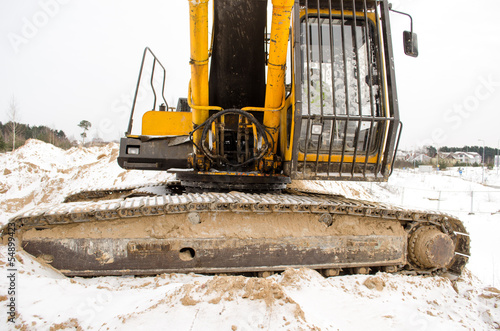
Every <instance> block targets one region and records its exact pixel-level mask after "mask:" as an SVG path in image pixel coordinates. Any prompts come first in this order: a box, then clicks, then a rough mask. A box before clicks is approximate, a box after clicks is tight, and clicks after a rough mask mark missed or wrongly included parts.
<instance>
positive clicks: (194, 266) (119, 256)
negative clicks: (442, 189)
mask: <svg viewBox="0 0 500 331" xmlns="http://www.w3.org/2000/svg"><path fill="white" fill-rule="evenodd" d="M23 247H24V249H25V250H26V251H28V252H30V253H31V254H33V255H35V256H38V255H44V256H51V257H52V260H53V262H52V263H51V265H52V266H53V267H55V268H57V269H59V270H61V271H62V272H63V273H64V274H66V275H70V276H88V275H95V274H99V275H124V274H137V273H139V274H156V273H158V272H161V273H165V272H166V273H170V272H200V273H232V272H249V271H253V272H256V271H261V270H264V271H269V270H284V269H285V268H288V267H296V268H300V267H303V266H308V267H310V268H314V269H327V268H346V267H350V268H351V267H357V266H372V267H373V266H377V265H384V266H386V265H403V264H405V251H406V236H364V237H358V236H319V237H304V238H276V239H268V238H252V239H240V238H228V239H225V238H201V239H200V238H194V239H186V238H184V239H178V238H170V239H153V238H150V239H130V238H125V239H109V238H103V239H82V238H79V239H30V240H27V241H24V242H23Z"/></svg>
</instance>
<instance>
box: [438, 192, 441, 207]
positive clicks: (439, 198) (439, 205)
mask: <svg viewBox="0 0 500 331" xmlns="http://www.w3.org/2000/svg"><path fill="white" fill-rule="evenodd" d="M438 210H441V191H439V196H438Z"/></svg>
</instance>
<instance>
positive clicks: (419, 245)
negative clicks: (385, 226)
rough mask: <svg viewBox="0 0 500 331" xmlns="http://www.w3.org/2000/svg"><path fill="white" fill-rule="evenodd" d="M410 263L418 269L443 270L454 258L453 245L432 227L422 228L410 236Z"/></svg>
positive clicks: (451, 241)
mask: <svg viewBox="0 0 500 331" xmlns="http://www.w3.org/2000/svg"><path fill="white" fill-rule="evenodd" d="M408 253H409V254H408V255H409V258H410V261H411V262H413V263H414V264H415V265H417V266H418V267H420V268H426V269H427V268H445V267H446V266H447V265H448V264H449V263H450V262H451V260H452V259H453V257H454V256H455V244H454V243H453V240H452V239H451V238H450V236H448V235H447V234H446V233H443V232H441V231H439V230H438V229H437V228H436V227H434V226H422V227H419V228H418V229H416V230H415V232H413V234H411V236H410V241H409V245H408Z"/></svg>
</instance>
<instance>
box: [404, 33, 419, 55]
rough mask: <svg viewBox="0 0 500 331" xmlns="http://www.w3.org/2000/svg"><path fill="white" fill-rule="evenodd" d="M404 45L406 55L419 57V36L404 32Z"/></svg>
mask: <svg viewBox="0 0 500 331" xmlns="http://www.w3.org/2000/svg"><path fill="white" fill-rule="evenodd" d="M403 43H404V48H405V54H406V55H408V56H412V57H417V56H418V39H417V34H416V33H413V32H410V31H404V32H403Z"/></svg>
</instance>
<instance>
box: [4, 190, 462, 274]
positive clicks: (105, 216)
mask: <svg viewBox="0 0 500 331" xmlns="http://www.w3.org/2000/svg"><path fill="white" fill-rule="evenodd" d="M134 190H135V191H141V190H143V191H146V192H147V191H148V190H147V189H137V188H125V189H123V188H122V189H118V190H100V191H99V193H93V192H86V193H85V194H83V195H85V196H87V198H88V199H95V198H98V197H99V196H111V197H112V196H115V195H116V194H122V193H124V194H129V193H130V192H132V191H134ZM100 192H106V193H105V194H101V193H100ZM83 195H80V197H79V198H78V199H77V200H82V199H84V198H85V197H84V196H83ZM226 212H229V213H237V214H238V215H251V216H252V217H253V215H256V216H255V217H259V216H258V215H262V214H263V213H268V214H274V215H278V216H279V215H281V214H282V215H283V216H285V217H287V218H290V217H297V218H299V217H304V216H314V217H316V218H317V220H318V221H319V222H323V223H325V224H326V226H327V227H328V226H331V224H332V223H333V222H334V220H335V218H336V217H338V215H348V216H355V217H357V218H370V219H379V220H380V222H382V221H384V220H385V221H387V220H389V221H397V222H398V223H399V224H401V225H402V227H403V228H404V229H405V231H406V233H407V238H409V239H408V246H410V247H413V246H412V245H414V244H415V243H414V242H412V241H416V240H418V236H417V235H416V233H417V232H418V231H421V229H422V228H423V227H429V228H433V229H437V231H439V232H440V233H443V234H446V235H448V236H449V238H451V240H452V241H453V244H454V251H455V254H454V257H453V259H452V260H451V262H450V263H449V264H448V265H447V266H446V268H426V267H425V264H422V263H419V261H418V258H416V257H415V256H416V253H415V252H409V253H408V256H406V252H404V253H403V255H404V256H403V259H404V260H406V261H407V263H406V264H398V265H392V266H390V264H389V266H390V268H389V269H388V270H391V271H394V272H395V271H399V272H409V273H417V274H432V273H439V272H445V271H447V272H449V273H451V274H454V275H460V274H461V272H462V270H463V268H464V266H465V264H466V263H467V261H468V257H469V254H470V252H469V251H470V238H469V235H468V234H467V232H466V230H465V228H464V226H463V224H462V223H461V221H460V220H458V219H456V218H455V217H453V216H450V215H446V214H441V213H437V212H432V211H417V210H405V209H402V208H399V207H394V206H391V205H388V204H384V203H375V202H368V201H361V200H354V199H348V198H345V197H342V196H334V195H323V194H311V193H303V192H298V191H286V192H284V193H282V194H249V193H240V192H230V193H183V194H166V195H159V196H139V197H133V198H125V199H123V198H121V199H113V200H103V201H84V202H82V201H80V202H69V203H63V204H60V205H58V206H55V207H52V208H46V209H35V210H32V211H29V212H27V213H24V214H22V215H18V216H17V217H15V218H13V219H12V220H11V221H10V223H14V224H15V227H16V229H17V231H18V232H21V233H22V232H25V231H28V230H30V229H37V230H41V229H50V228H56V227H57V226H61V225H67V224H77V223H78V224H82V223H89V222H100V223H102V222H107V221H113V220H128V219H139V220H140V219H141V218H146V217H157V216H168V215H180V214H185V215H186V217H187V219H188V220H190V221H193V220H194V222H196V221H197V220H198V219H199V216H197V215H200V214H203V213H212V214H214V213H217V214H220V213H226ZM320 239H321V238H320V237H318V238H311V239H309V240H312V241H315V240H316V241H318V240H319V241H321V240H320ZM252 242H257V241H252ZM53 244H54V245H56V244H57V243H56V242H53ZM80 244H83V243H80ZM170 244H171V243H169V245H170ZM212 244H213V245H216V246H217V245H220V244H221V243H220V242H217V241H214V242H213V243H212ZM261 244H262V245H263V244H264V243H261ZM124 245H125V246H124V247H125V248H124V249H126V247H128V249H129V250H130V247H131V245H132V246H134V247H135V248H136V247H137V245H138V244H137V243H135V242H134V243H131V242H127V243H124ZM127 245H128V246H127ZM151 245H153V244H151ZM162 245H163V244H162ZM172 245H173V244H172ZM318 245H321V243H320V244H318ZM332 245H333V244H332ZM139 246H141V245H139ZM142 246H144V245H142ZM153 246H154V245H153ZM155 247H156V246H155ZM158 247H159V246H158ZM158 247H156V248H154V249H159V248H158ZM162 247H163V246H162ZM405 247H406V244H405ZM23 248H25V249H26V250H29V247H26V245H25V244H24V243H23ZM135 248H134V249H135ZM154 249H153V250H154ZM161 249H163V248H161ZM255 249H256V250H258V247H255ZM270 249H271V250H273V249H274V250H276V247H274V248H272V247H271V248H270ZM207 252H208V251H207ZM309 253H310V252H309ZM207 254H212V255H213V254H214V253H213V252H211V251H210V252H208V253H207ZM347 258H349V257H347ZM366 264H367V263H366V262H365V263H364V264H359V265H357V264H356V263H352V264H349V265H348V264H344V265H341V264H339V265H327V264H325V263H323V262H322V263H308V262H307V261H306V260H305V259H304V261H303V262H301V263H298V264H293V265H291V266H293V267H297V266H306V267H312V268H315V269H325V270H340V266H341V267H342V268H345V267H351V269H352V270H354V271H358V272H361V273H364V272H365V271H366V270H368V268H380V267H383V266H384V263H380V262H377V263H373V265H366ZM286 266H288V265H287V264H285V265H282V266H279V267H278V268H276V267H275V266H274V267H271V266H269V268H266V266H265V265H264V266H259V267H253V268H247V267H245V266H242V267H239V268H233V267H231V268H230V267H198V268H194V267H193V268H187V269H186V270H187V272H190V271H194V272H206V273H211V272H214V273H216V272H246V271H249V272H254V271H259V272H265V271H268V270H269V271H276V270H278V269H279V268H280V267H282V268H284V267H286ZM360 267H362V268H361V269H360ZM163 271H165V270H164V268H163V269H162V268H156V269H154V268H153V269H148V271H147V272H145V273H154V272H163ZM167 271H168V272H172V271H180V272H183V271H184V270H182V268H180V267H179V268H178V269H176V268H174V269H168V270H167ZM63 272H64V273H66V274H68V275H73V274H75V275H76V274H78V275H80V274H82V273H78V272H74V273H73V272H71V271H70V270H66V272H65V271H64V270H63ZM125 273H126V272H125ZM130 273H131V274H141V273H142V272H141V271H137V272H130ZM335 273H336V271H333V272H332V271H330V274H335ZM83 274H85V273H83ZM88 274H90V275H97V274H106V272H105V271H96V272H92V271H90V272H89V273H88ZM118 274H120V272H119V273H118ZM327 274H328V272H327Z"/></svg>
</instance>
